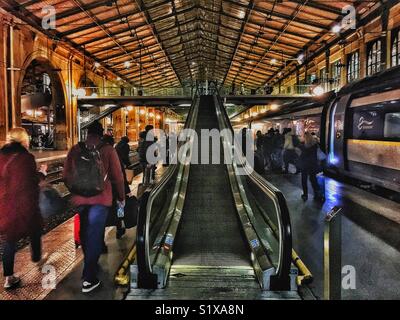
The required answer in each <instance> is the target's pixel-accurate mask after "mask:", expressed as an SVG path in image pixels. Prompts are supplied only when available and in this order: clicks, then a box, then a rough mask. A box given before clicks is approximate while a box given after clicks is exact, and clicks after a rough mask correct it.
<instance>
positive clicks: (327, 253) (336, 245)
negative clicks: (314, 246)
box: [324, 207, 342, 300]
mask: <svg viewBox="0 0 400 320" xmlns="http://www.w3.org/2000/svg"><path fill="white" fill-rule="evenodd" d="M341 211H342V208H339V207H334V208H333V209H332V210H331V211H329V212H328V214H327V216H326V218H325V228H324V300H341V297H342V216H341V214H340V213H341Z"/></svg>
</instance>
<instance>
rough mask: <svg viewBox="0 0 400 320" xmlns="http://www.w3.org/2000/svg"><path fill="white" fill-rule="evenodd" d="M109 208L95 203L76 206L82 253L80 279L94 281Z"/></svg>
mask: <svg viewBox="0 0 400 320" xmlns="http://www.w3.org/2000/svg"><path fill="white" fill-rule="evenodd" d="M109 210H110V208H108V207H105V206H102V205H95V206H83V207H79V208H78V212H79V214H80V217H81V233H80V236H81V243H82V250H83V254H84V267H83V274H82V279H83V280H84V281H88V282H90V283H93V282H96V281H97V280H98V279H97V273H98V262H99V258H100V255H101V253H102V250H103V244H104V232H105V228H106V222H107V216H108V212H109Z"/></svg>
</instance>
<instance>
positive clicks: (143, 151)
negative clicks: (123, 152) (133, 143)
mask: <svg viewBox="0 0 400 320" xmlns="http://www.w3.org/2000/svg"><path fill="white" fill-rule="evenodd" d="M147 134H148V132H147V131H142V132H141V133H140V134H139V137H140V141H139V148H138V153H139V161H140V163H142V164H148V163H149V162H148V161H147V150H148V149H149V148H150V147H151V146H152V145H153V144H155V143H157V138H156V137H155V138H154V140H153V141H147V140H146V138H147Z"/></svg>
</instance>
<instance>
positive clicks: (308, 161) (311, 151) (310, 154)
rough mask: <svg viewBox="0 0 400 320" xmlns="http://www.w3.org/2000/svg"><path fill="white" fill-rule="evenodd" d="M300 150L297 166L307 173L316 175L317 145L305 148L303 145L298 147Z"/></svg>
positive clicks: (317, 166)
mask: <svg viewBox="0 0 400 320" xmlns="http://www.w3.org/2000/svg"><path fill="white" fill-rule="evenodd" d="M299 148H300V150H301V154H300V158H299V162H298V166H299V167H300V169H301V170H302V171H304V172H307V173H312V174H314V173H318V171H319V164H318V156H317V154H318V144H314V145H312V146H311V147H306V146H305V145H304V144H301V145H300V146H299Z"/></svg>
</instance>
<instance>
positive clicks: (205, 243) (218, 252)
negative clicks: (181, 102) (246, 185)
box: [173, 96, 250, 267]
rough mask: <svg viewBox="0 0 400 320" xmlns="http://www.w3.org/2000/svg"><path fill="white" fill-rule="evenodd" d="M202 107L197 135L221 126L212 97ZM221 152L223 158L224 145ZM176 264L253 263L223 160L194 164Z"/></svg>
mask: <svg viewBox="0 0 400 320" xmlns="http://www.w3.org/2000/svg"><path fill="white" fill-rule="evenodd" d="M200 106H201V109H200V113H199V115H198V119H197V125H196V133H197V135H198V137H200V135H201V129H209V130H211V129H218V127H219V126H218V120H217V116H216V113H215V107H214V105H213V97H212V96H205V97H203V98H202V101H201V102H200ZM199 149H200V148H199ZM209 149H210V150H209V159H212V150H211V149H212V148H209ZM199 151H200V150H199ZM219 152H220V159H223V150H222V146H220V150H219ZM199 154H200V152H199ZM210 162H211V161H210ZM173 265H174V266H177V265H196V266H215V267H217V266H250V261H249V253H248V249H247V248H246V246H245V243H244V241H243V240H242V239H241V230H240V227H239V220H238V217H237V214H236V209H235V205H234V200H233V197H232V192H231V190H230V184H229V177H228V173H227V170H226V166H225V165H224V164H223V162H222V164H198V165H195V164H194V165H191V168H190V174H189V182H188V188H187V191H186V200H185V205H184V207H183V214H182V220H181V225H180V230H179V234H178V238H177V241H176V247H175V249H174V263H173Z"/></svg>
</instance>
